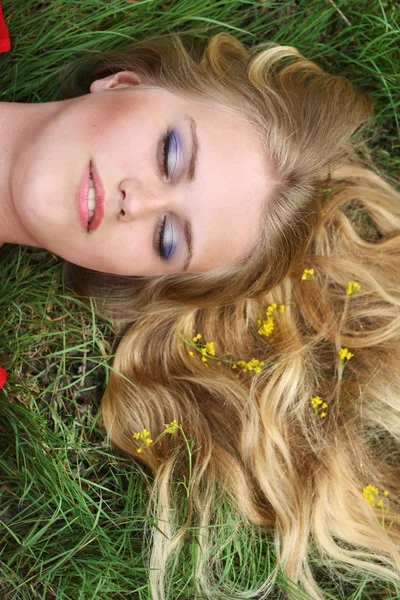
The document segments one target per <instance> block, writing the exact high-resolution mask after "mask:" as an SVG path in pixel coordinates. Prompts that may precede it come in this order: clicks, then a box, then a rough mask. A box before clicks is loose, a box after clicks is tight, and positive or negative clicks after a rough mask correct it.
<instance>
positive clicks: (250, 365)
mask: <svg viewBox="0 0 400 600" xmlns="http://www.w3.org/2000/svg"><path fill="white" fill-rule="evenodd" d="M264 364H265V363H264V362H263V361H262V360H258V359H257V358H252V359H251V360H249V361H248V362H246V361H245V360H238V361H237V362H236V363H235V364H234V365H233V366H232V369H237V366H236V365H238V366H239V367H240V368H241V369H242V373H247V371H254V372H255V373H260V371H261V368H262V367H263V366H264Z"/></svg>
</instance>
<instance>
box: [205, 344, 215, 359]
mask: <svg viewBox="0 0 400 600" xmlns="http://www.w3.org/2000/svg"><path fill="white" fill-rule="evenodd" d="M205 350H206V352H207V353H208V354H209V355H210V356H215V346H214V342H207V343H206V347H205Z"/></svg>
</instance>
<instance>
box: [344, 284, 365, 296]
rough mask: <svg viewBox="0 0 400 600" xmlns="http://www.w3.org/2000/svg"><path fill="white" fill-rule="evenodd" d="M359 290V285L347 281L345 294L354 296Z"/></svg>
mask: <svg viewBox="0 0 400 600" xmlns="http://www.w3.org/2000/svg"><path fill="white" fill-rule="evenodd" d="M360 288H361V285H360V284H359V283H357V281H349V282H348V283H347V290H346V294H347V295H348V296H354V294H355V293H356V292H357V290H359V289H360Z"/></svg>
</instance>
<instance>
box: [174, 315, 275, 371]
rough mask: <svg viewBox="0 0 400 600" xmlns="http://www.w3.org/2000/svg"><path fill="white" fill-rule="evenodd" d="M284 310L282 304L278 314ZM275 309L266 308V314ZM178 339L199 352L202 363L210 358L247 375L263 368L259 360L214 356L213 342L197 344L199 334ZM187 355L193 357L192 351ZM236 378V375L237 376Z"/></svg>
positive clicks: (199, 337)
mask: <svg viewBox="0 0 400 600" xmlns="http://www.w3.org/2000/svg"><path fill="white" fill-rule="evenodd" d="M284 308H285V307H284V305H283V304H282V305H281V307H280V312H283V309H284ZM275 309H276V304H273V305H271V306H270V307H268V311H269V313H268V314H270V313H271V312H272V310H275ZM180 337H181V338H182V339H183V341H184V342H185V343H186V344H188V345H189V346H191V347H192V348H194V349H195V350H196V351H197V352H199V354H200V355H201V360H202V362H203V363H206V362H207V361H208V359H209V358H212V359H214V360H217V361H218V362H217V364H218V365H221V364H222V363H225V364H227V365H230V366H231V367H232V369H240V370H241V371H242V373H247V371H253V372H254V373H259V372H260V371H261V369H262V367H264V362H263V361H261V360H258V359H257V358H252V359H251V360H249V361H247V362H246V361H245V360H238V361H233V360H231V359H227V358H224V357H219V356H216V355H215V344H214V342H206V343H205V344H197V342H198V340H200V339H201V337H202V336H201V334H200V333H197V334H196V335H195V336H193V337H192V338H191V339H188V338H186V336H183V335H182V334H180ZM188 354H189V356H194V352H193V350H189V352H188ZM205 366H208V365H205ZM237 377H238V375H237Z"/></svg>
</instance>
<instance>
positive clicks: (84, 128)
mask: <svg viewBox="0 0 400 600" xmlns="http://www.w3.org/2000/svg"><path fill="white" fill-rule="evenodd" d="M90 91H91V93H90V94H87V95H84V96H80V97H78V98H73V99H71V100H65V101H62V102H61V103H59V104H60V110H59V111H58V113H57V114H56V116H55V117H53V118H52V119H51V120H50V122H49V123H47V124H46V126H45V127H44V128H42V129H41V131H40V132H39V135H38V136H37V138H36V139H35V140H33V141H32V144H30V145H27V146H26V148H25V149H24V154H23V157H22V167H21V169H22V172H23V177H21V178H20V179H19V181H18V185H17V195H16V196H15V200H14V202H15V204H16V210H17V213H18V216H19V218H20V219H21V222H22V223H23V225H24V227H25V229H26V230H27V231H28V232H29V233H30V235H31V236H32V238H33V239H34V240H35V241H36V242H37V245H38V246H41V247H44V248H47V249H48V250H50V251H51V252H54V253H55V254H58V255H60V256H62V257H63V258H65V259H67V260H69V261H71V262H73V263H76V264H79V265H81V266H84V267H88V268H90V269H94V270H98V271H103V272H108V273H116V274H121V275H154V274H163V273H178V272H181V271H183V270H185V271H187V272H189V273H199V272H204V271H208V270H210V269H213V268H217V267H221V266H229V265H233V264H235V263H236V262H238V261H239V260H240V259H242V258H244V257H245V256H246V255H247V254H248V253H249V252H250V250H251V248H252V246H253V244H254V242H255V240H256V237H257V234H258V231H259V227H260V218H261V217H260V211H261V210H262V208H263V207H264V203H265V202H266V200H267V199H268V196H269V194H270V192H271V189H272V177H271V174H270V172H269V169H268V165H267V160H266V158H265V155H264V152H263V148H262V145H261V142H260V140H259V139H258V137H257V135H256V134H255V131H254V130H253V127H252V125H251V124H250V123H249V122H247V121H245V120H244V118H243V117H240V116H238V115H237V114H234V113H233V112H231V111H227V110H226V109H225V110H224V109H223V108H221V107H219V106H217V105H212V104H209V105H208V104H206V103H204V102H203V103H202V102H201V101H196V100H193V99H190V98H188V97H184V96H183V95H177V94H173V93H171V92H168V91H166V90H164V89H161V88H156V87H151V86H148V85H144V84H142V83H141V82H140V81H139V78H138V77H137V76H136V75H135V74H134V73H132V72H121V73H118V74H115V75H113V76H111V77H107V78H104V79H101V80H97V81H95V82H94V83H93V84H92V86H91V90H90ZM90 164H92V165H93V170H94V172H95V174H97V176H99V177H100V179H101V182H102V187H103V191H104V204H103V203H102V201H101V199H100V198H99V192H98V186H99V183H98V180H97V181H95V186H97V189H96V193H97V194H98V197H97V199H95V209H94V216H93V221H92V222H91V225H92V227H91V226H90V224H89V230H88V226H87V222H88V219H89V218H90V216H91V214H92V213H91V212H89V209H90V207H88V204H87V199H86V190H84V191H85V193H84V196H83V198H82V195H81V197H80V199H79V188H80V185H81V182H82V180H85V176H84V174H85V172H88V171H87V170H88V167H89V165H90ZM86 182H87V183H88V179H86ZM81 189H82V188H81ZM102 204H103V205H102ZM93 226H95V228H94V227H93Z"/></svg>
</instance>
